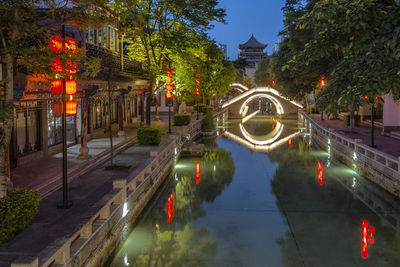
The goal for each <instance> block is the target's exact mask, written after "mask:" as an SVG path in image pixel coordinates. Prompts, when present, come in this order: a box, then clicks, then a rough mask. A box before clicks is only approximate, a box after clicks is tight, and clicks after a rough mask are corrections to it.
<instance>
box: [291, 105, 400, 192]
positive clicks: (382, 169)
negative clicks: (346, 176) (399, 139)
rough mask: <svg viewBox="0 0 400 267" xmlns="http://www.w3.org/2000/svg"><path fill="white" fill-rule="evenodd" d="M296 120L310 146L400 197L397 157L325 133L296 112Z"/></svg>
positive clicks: (349, 139) (398, 161) (313, 122)
mask: <svg viewBox="0 0 400 267" xmlns="http://www.w3.org/2000/svg"><path fill="white" fill-rule="evenodd" d="M298 120H299V122H300V123H302V124H303V129H304V130H305V131H306V133H308V134H310V135H311V140H312V142H315V143H316V144H317V145H318V146H319V147H321V148H322V149H325V150H327V151H329V150H330V153H331V155H333V156H334V157H335V158H337V159H338V160H339V161H341V162H343V163H344V164H346V165H347V166H349V167H350V168H352V169H354V170H356V171H357V172H358V173H359V174H360V175H363V176H365V177H367V178H368V179H369V180H371V181H373V182H375V183H376V184H378V185H379V186H381V187H382V188H384V189H386V190H387V191H389V192H390V193H392V194H394V195H395V196H397V197H400V157H399V158H396V157H394V156H392V155H389V154H386V153H384V152H382V151H379V150H377V149H374V148H371V147H369V146H367V145H365V144H363V143H362V142H361V140H359V139H355V140H354V139H351V138H349V137H346V136H344V135H341V134H340V133H337V132H335V129H332V128H330V129H328V128H326V127H324V126H322V125H320V124H319V123H318V122H316V121H314V120H313V119H312V118H311V117H310V116H308V115H307V114H306V113H305V112H303V111H301V110H299V113H298Z"/></svg>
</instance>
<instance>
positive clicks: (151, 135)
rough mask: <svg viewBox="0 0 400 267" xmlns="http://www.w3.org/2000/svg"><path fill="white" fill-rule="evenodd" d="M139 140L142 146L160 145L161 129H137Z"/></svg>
mask: <svg viewBox="0 0 400 267" xmlns="http://www.w3.org/2000/svg"><path fill="white" fill-rule="evenodd" d="M137 139H138V142H139V143H140V144H142V145H158V144H160V142H161V128H160V127H146V126H145V127H140V128H138V129H137Z"/></svg>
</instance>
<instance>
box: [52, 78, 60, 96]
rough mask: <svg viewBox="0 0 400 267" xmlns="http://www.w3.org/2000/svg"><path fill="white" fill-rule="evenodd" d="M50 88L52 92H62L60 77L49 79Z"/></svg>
mask: <svg viewBox="0 0 400 267" xmlns="http://www.w3.org/2000/svg"><path fill="white" fill-rule="evenodd" d="M50 90H51V93H52V94H55V95H59V94H62V91H63V84H62V79H55V80H51V85H50Z"/></svg>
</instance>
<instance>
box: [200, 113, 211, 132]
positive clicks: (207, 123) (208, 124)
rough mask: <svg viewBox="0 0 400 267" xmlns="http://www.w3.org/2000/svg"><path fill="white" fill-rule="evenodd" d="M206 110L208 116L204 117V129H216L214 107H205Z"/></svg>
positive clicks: (205, 130)
mask: <svg viewBox="0 0 400 267" xmlns="http://www.w3.org/2000/svg"><path fill="white" fill-rule="evenodd" d="M204 111H205V114H206V116H205V117H204V119H203V124H202V130H203V131H204V132H210V131H212V130H214V118H213V112H214V109H213V108H212V107H205V108H204Z"/></svg>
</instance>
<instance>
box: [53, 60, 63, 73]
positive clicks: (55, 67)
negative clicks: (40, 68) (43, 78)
mask: <svg viewBox="0 0 400 267" xmlns="http://www.w3.org/2000/svg"><path fill="white" fill-rule="evenodd" d="M51 70H52V71H54V72H62V70H63V66H62V62H61V60H59V59H58V58H57V57H54V59H53V62H51Z"/></svg>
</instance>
